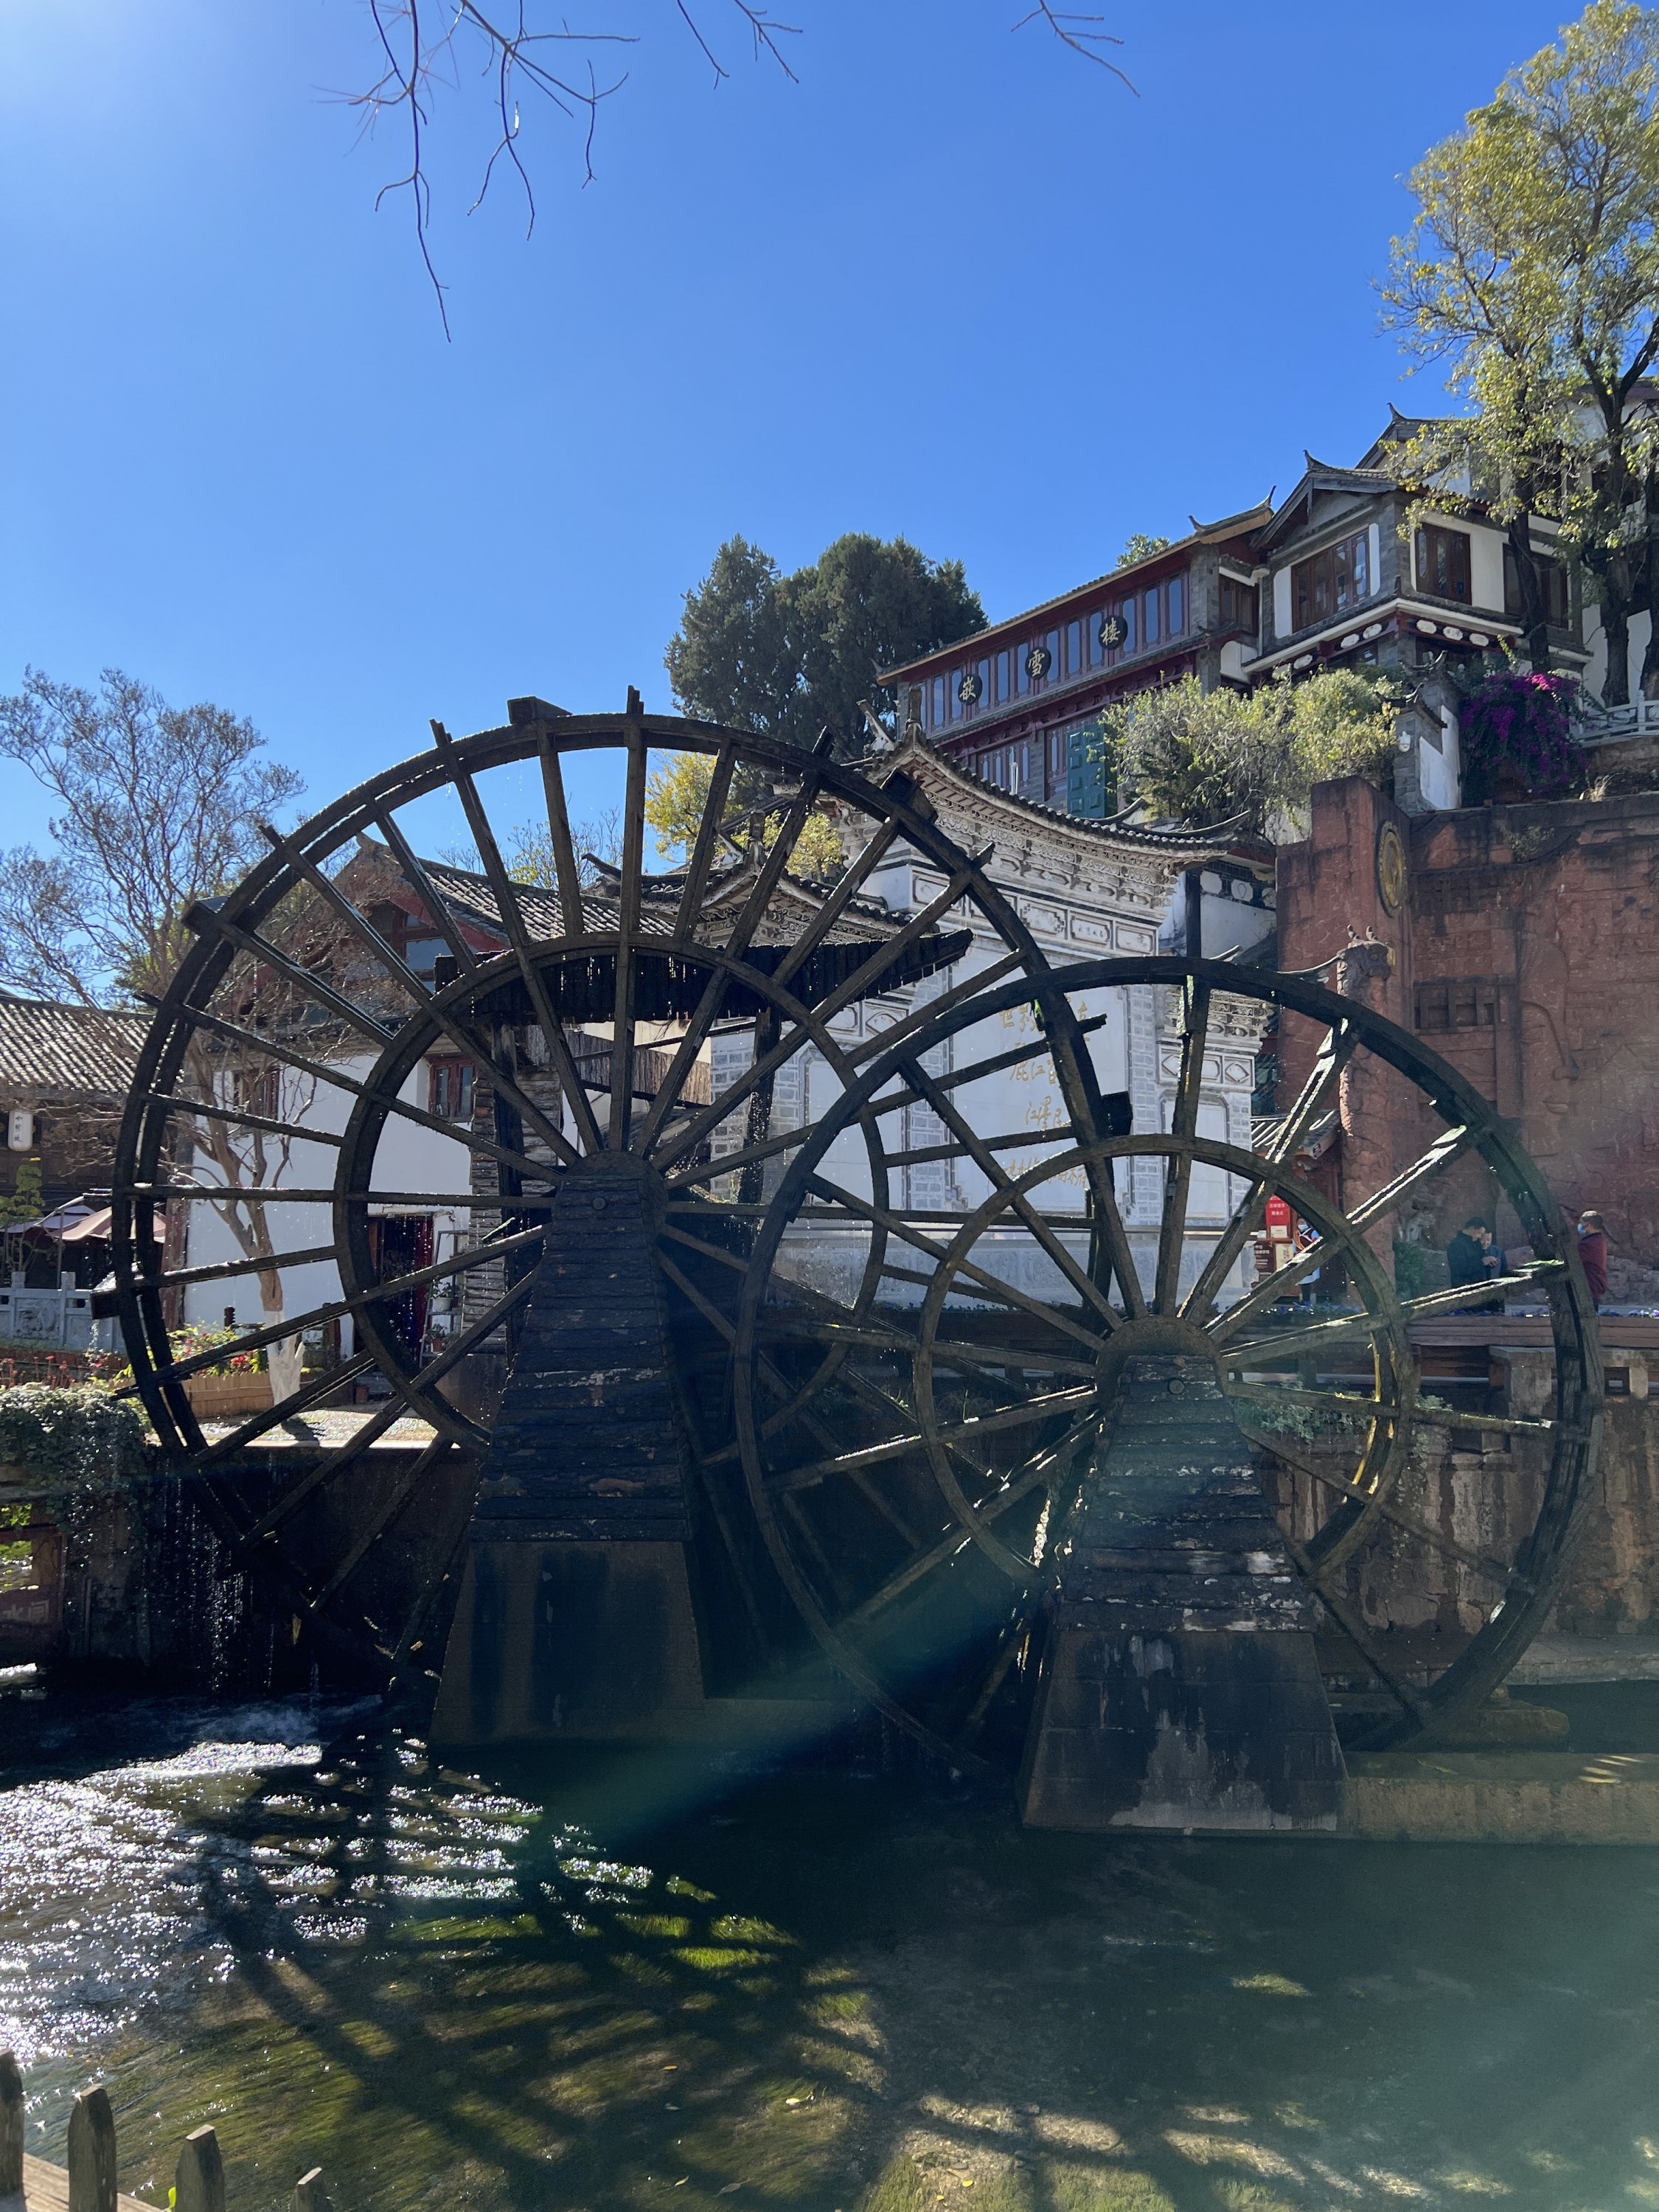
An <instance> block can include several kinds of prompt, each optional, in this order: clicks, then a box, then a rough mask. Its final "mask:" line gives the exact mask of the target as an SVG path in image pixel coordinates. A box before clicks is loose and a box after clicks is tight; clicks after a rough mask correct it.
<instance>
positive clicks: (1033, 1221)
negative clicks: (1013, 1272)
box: [902, 1058, 1118, 1333]
mask: <svg viewBox="0 0 1659 2212" xmlns="http://www.w3.org/2000/svg"><path fill="white" fill-rule="evenodd" d="M902 1066H903V1069H904V1073H905V1075H906V1077H907V1079H908V1081H909V1083H910V1085H911V1087H912V1088H913V1089H914V1090H915V1091H919V1092H920V1093H921V1097H922V1098H923V1099H924V1100H925V1102H926V1103H927V1104H928V1105H929V1106H931V1107H932V1108H933V1111H934V1112H935V1113H936V1114H937V1115H939V1119H940V1121H943V1122H944V1123H945V1127H946V1128H947V1129H950V1130H951V1131H953V1132H954V1133H955V1135H956V1137H957V1140H958V1141H959V1142H960V1143H961V1144H962V1145H963V1146H965V1147H966V1149H967V1152H968V1154H969V1158H971V1159H972V1161H973V1163H974V1164H975V1167H976V1168H977V1169H978V1170H979V1171H980V1173H981V1175H982V1176H984V1177H985V1178H986V1180H987V1182H989V1183H990V1185H991V1187H992V1188H993V1189H994V1190H1000V1191H1001V1192H1002V1193H1003V1194H1004V1195H1005V1196H1006V1198H1007V1199H1008V1201H1009V1203H1010V1204H1011V1205H1012V1207H1013V1209H1014V1212H1016V1213H1017V1214H1018V1216H1019V1218H1020V1219H1021V1220H1022V1221H1023V1222H1024V1224H1025V1225H1026V1227H1027V1228H1028V1229H1029V1230H1030V1232H1031V1234H1032V1235H1033V1236H1034V1237H1036V1240H1037V1243H1039V1244H1040V1245H1041V1246H1042V1249H1043V1250H1044V1251H1045V1252H1046V1253H1047V1254H1048V1257H1049V1258H1050V1259H1051V1260H1052V1261H1054V1265H1055V1267H1058V1268H1059V1269H1060V1273H1061V1274H1062V1275H1063V1276H1064V1277H1065V1279H1066V1281H1067V1282H1068V1283H1069V1284H1070V1285H1072V1288H1073V1290H1074V1291H1076V1292H1077V1294H1078V1296H1079V1297H1080V1298H1081V1299H1082V1300H1083V1301H1084V1303H1085V1305H1091V1306H1092V1307H1093V1308H1094V1309H1095V1311H1096V1312H1097V1314H1098V1315H1099V1316H1100V1318H1101V1320H1102V1322H1103V1323H1104V1324H1105V1327H1106V1329H1107V1331H1108V1333H1110V1331H1111V1330H1113V1329H1115V1328H1116V1327H1117V1325H1118V1317H1117V1315H1116V1313H1115V1311H1114V1310H1113V1308H1112V1304H1111V1301H1110V1299H1109V1298H1108V1297H1107V1296H1106V1294H1105V1292H1104V1291H1102V1290H1101V1289H1100V1288H1099V1287H1098V1286H1097V1285H1096V1284H1094V1283H1092V1282H1091V1280H1090V1279H1089V1275H1088V1272H1087V1270H1086V1269H1085V1268H1083V1267H1079V1265H1078V1263H1077V1261H1075V1260H1074V1259H1073V1256H1072V1255H1071V1254H1070V1253H1069V1252H1068V1251H1067V1250H1066V1247H1065V1245H1064V1244H1063V1243H1061V1242H1060V1237H1058V1236H1057V1235H1056V1234H1055V1232H1054V1230H1052V1229H1051V1228H1050V1227H1049V1225H1048V1222H1047V1220H1046V1219H1045V1218H1044V1217H1043V1216H1042V1213H1041V1212H1039V1211H1038V1209H1037V1207H1036V1206H1034V1205H1033V1204H1032V1202H1031V1200H1030V1198H1029V1197H1028V1196H1027V1195H1026V1194H1025V1193H1024V1191H1023V1190H1021V1189H1020V1188H1019V1187H1018V1184H1017V1183H1016V1182H1015V1181H1014V1179H1013V1177H1012V1176H1010V1175H1009V1174H1008V1172H1007V1170H1006V1169H1005V1168H1004V1166H1003V1164H1002V1163H1001V1161H1000V1160H999V1159H998V1158H997V1157H996V1155H995V1153H994V1152H992V1151H991V1150H990V1149H989V1148H988V1146H986V1145H984V1144H982V1143H981V1140H980V1138H979V1136H978V1135H977V1133H975V1130H974V1129H973V1127H971V1126H970V1124H969V1122H968V1121H966V1120H965V1118H964V1117H963V1114H962V1113H961V1111H960V1109H958V1107H957V1103H956V1102H955V1100H954V1099H953V1098H951V1097H950V1096H949V1095H948V1094H947V1093H946V1092H945V1091H944V1090H943V1089H942V1088H941V1086H940V1085H939V1084H937V1083H936V1082H935V1081H934V1080H933V1077H932V1076H931V1075H929V1074H928V1073H927V1069H926V1068H925V1067H924V1066H922V1064H921V1060H917V1059H914V1058H912V1059H908V1060H905V1061H903V1063H902Z"/></svg>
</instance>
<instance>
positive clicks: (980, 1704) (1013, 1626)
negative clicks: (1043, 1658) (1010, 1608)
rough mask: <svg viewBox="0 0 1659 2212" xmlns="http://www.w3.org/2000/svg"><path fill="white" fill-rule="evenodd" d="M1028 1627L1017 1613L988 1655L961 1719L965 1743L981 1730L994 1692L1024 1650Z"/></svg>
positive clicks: (1022, 1616) (1025, 1621)
mask: <svg viewBox="0 0 1659 2212" xmlns="http://www.w3.org/2000/svg"><path fill="white" fill-rule="evenodd" d="M1028 1627H1029V1624H1028V1622H1027V1620H1026V1619H1025V1616H1024V1613H1016V1614H1015V1615H1014V1617H1013V1618H1012V1620H1009V1621H1006V1622H1005V1624H1004V1626H1003V1628H1002V1632H1001V1633H1000V1635H999V1636H998V1638H997V1640H996V1644H995V1647H994V1650H993V1651H992V1654H991V1662H990V1664H989V1666H988V1667H987V1668H986V1670H985V1678H984V1680H983V1682H982V1683H981V1686H980V1689H979V1691H978V1693H977V1694H976V1696H975V1699H974V1702H973V1703H972V1705H969V1708H968V1711H967V1712H966V1713H965V1714H964V1715H963V1723H962V1732H963V1736H964V1737H965V1738H966V1739H967V1741H969V1743H971V1742H972V1741H973V1740H974V1738H975V1736H976V1735H978V1734H979V1732H980V1730H981V1729H982V1728H983V1727H984V1725H985V1723H986V1721H987V1719H988V1717H989V1716H990V1711H991V1708H992V1706H993V1705H994V1704H995V1703H996V1699H997V1692H999V1691H1000V1689H1001V1687H1002V1686H1003V1684H1004V1683H1005V1682H1006V1680H1007V1679H1008V1676H1009V1674H1010V1673H1011V1671H1012V1668H1013V1665H1014V1662H1015V1661H1016V1660H1017V1659H1018V1657H1019V1655H1020V1653H1021V1651H1022V1650H1024V1644H1025V1638H1026V1633H1027V1630H1028Z"/></svg>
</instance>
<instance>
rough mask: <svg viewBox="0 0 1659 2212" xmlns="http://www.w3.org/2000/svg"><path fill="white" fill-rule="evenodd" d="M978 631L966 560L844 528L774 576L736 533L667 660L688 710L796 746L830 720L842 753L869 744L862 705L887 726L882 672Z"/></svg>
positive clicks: (691, 598) (810, 740)
mask: <svg viewBox="0 0 1659 2212" xmlns="http://www.w3.org/2000/svg"><path fill="white" fill-rule="evenodd" d="M984 627H985V610H984V608H983V607H982V606H981V605H980V601H979V596H978V594H977V593H976V592H972V591H970V590H969V586H968V580H967V578H966V576H965V575H964V574H963V567H962V563H961V562H959V561H930V560H929V559H928V558H927V556H926V554H924V553H921V552H920V551H918V550H917V549H916V547H915V546H914V545H912V544H909V543H908V540H906V539H905V538H892V539H890V540H884V539H882V538H872V537H870V536H867V535H866V534H865V533H863V532H849V533H848V535H847V536H846V537H844V538H837V539H836V542H835V543H834V544H833V545H829V546H827V547H826V548H825V549H824V550H823V553H822V554H820V555H819V556H818V558H817V561H815V562H813V563H812V564H811V566H810V567H809V568H798V569H796V570H795V571H794V572H793V574H790V575H781V574H779V571H778V568H777V564H776V562H774V561H773V560H772V558H771V557H770V556H769V555H768V554H766V553H763V552H762V550H760V548H759V547H758V546H757V545H751V544H749V543H748V541H747V540H746V539H744V538H730V539H728V540H727V542H726V544H724V545H722V546H721V547H720V550H719V552H718V553H716V555H715V556H714V562H713V565H712V566H711V568H710V569H709V572H708V575H707V576H706V577H705V578H704V579H703V580H702V583H701V584H699V585H697V586H695V588H694V589H692V590H691V591H689V592H687V593H686V595H685V612H684V616H683V617H682V618H681V622H680V626H679V629H678V630H677V631H676V632H675V634H674V635H673V636H672V637H671V639H670V641H669V644H668V650H667V652H666V653H665V656H664V659H665V665H666V667H667V670H668V674H669V679H670V681H671V684H672V685H673V687H674V696H675V698H676V699H677V700H678V702H679V704H680V706H681V708H683V709H684V712H685V713H687V714H695V715H698V716H700V717H702V719H703V720H706V721H711V722H720V723H723V724H725V725H726V726H727V727H729V728H732V729H738V730H749V731H753V732H755V733H756V734H757V735H759V736H764V737H770V738H781V740H782V741H783V742H784V743H785V744H795V745H801V746H810V745H811V744H814V743H816V741H817V736H818V732H820V731H821V730H823V729H824V728H826V727H827V728H829V729H830V730H833V731H834V732H835V739H836V754H837V755H838V756H839V757H842V758H846V757H850V756H853V755H856V754H858V753H861V752H862V751H863V750H864V749H865V745H866V739H867V731H866V726H865V721H864V714H863V709H864V708H865V706H866V704H867V705H868V706H869V707H870V708H871V709H872V712H873V713H875V714H877V715H878V716H879V717H881V718H882V719H883V720H885V721H888V722H889V723H890V722H891V718H892V715H893V711H894V705H895V702H894V699H893V696H892V694H891V692H890V691H889V690H886V689H885V688H884V687H883V686H880V685H878V684H877V682H876V675H877V671H878V670H880V669H883V668H891V667H895V666H897V665H899V664H900V663H902V662H903V661H907V660H914V659H916V658H917V656H918V655H919V654H921V653H931V652H933V650H934V649H935V647H939V646H942V645H953V644H955V643H956V641H957V640H958V639H959V638H963V637H970V636H972V635H973V634H974V633H975V631H976V630H981V629H984Z"/></svg>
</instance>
